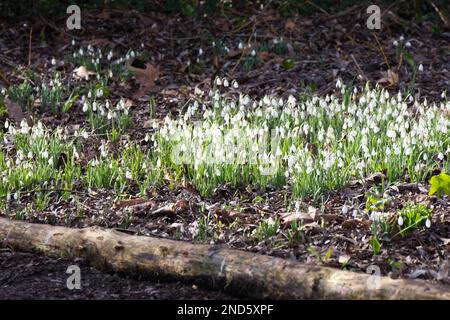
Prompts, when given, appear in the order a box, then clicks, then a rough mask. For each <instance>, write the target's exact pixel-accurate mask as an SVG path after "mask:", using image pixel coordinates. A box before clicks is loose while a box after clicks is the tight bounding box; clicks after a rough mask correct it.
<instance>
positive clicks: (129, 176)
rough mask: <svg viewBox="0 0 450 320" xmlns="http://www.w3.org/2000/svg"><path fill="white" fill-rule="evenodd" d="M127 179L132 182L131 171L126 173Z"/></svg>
mask: <svg viewBox="0 0 450 320" xmlns="http://www.w3.org/2000/svg"><path fill="white" fill-rule="evenodd" d="M125 178H127V179H128V180H131V179H132V178H133V176H132V175H131V172H130V171H128V170H127V172H125Z"/></svg>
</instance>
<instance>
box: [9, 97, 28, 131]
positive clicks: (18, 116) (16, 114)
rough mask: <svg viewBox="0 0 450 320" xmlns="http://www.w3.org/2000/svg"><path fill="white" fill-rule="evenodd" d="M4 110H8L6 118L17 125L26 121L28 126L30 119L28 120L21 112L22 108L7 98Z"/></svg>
mask: <svg viewBox="0 0 450 320" xmlns="http://www.w3.org/2000/svg"><path fill="white" fill-rule="evenodd" d="M5 106H6V110H8V116H9V117H10V118H11V119H12V120H14V122H15V123H16V124H17V125H20V123H21V122H22V120H23V119H25V120H27V122H28V124H30V121H29V120H30V119H28V118H27V117H26V116H25V114H24V113H23V112H22V108H21V107H20V105H19V104H18V103H16V102H14V101H11V100H10V99H9V98H6V99H5Z"/></svg>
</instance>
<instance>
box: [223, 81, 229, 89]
mask: <svg viewBox="0 0 450 320" xmlns="http://www.w3.org/2000/svg"><path fill="white" fill-rule="evenodd" d="M229 85H230V84H229V83H228V80H227V79H224V80H223V86H224V87H228V86H229Z"/></svg>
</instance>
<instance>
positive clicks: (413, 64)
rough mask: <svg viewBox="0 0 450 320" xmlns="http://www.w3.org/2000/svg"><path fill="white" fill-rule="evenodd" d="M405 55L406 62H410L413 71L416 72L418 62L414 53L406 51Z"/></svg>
mask: <svg viewBox="0 0 450 320" xmlns="http://www.w3.org/2000/svg"><path fill="white" fill-rule="evenodd" d="M404 57H405V60H406V62H408V64H409V66H410V68H411V69H412V70H413V72H415V70H416V62H415V61H414V58H413V56H412V54H411V53H409V52H405V56H404Z"/></svg>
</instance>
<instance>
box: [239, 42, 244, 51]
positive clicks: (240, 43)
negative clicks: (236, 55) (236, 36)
mask: <svg viewBox="0 0 450 320" xmlns="http://www.w3.org/2000/svg"><path fill="white" fill-rule="evenodd" d="M238 49H239V50H242V49H244V45H243V44H242V42H239V44H238Z"/></svg>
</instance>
